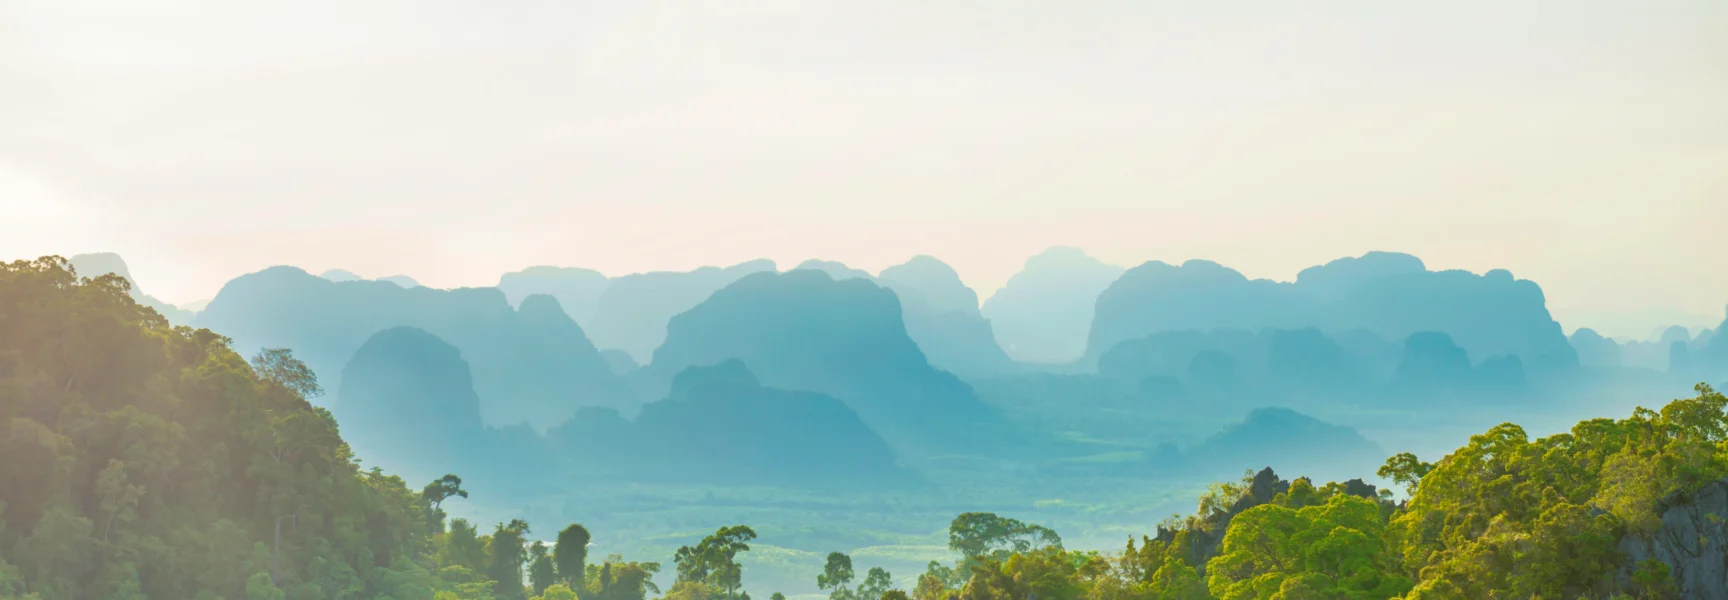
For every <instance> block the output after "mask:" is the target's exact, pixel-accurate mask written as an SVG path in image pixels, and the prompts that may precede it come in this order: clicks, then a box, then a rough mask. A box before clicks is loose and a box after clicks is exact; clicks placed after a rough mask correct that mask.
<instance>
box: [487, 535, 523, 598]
mask: <svg viewBox="0 0 1728 600" xmlns="http://www.w3.org/2000/svg"><path fill="white" fill-rule="evenodd" d="M527 535H528V523H527V522H524V521H523V520H521V519H512V520H511V521H510V522H509V523H499V524H498V529H497V531H494V532H492V544H491V546H492V552H491V561H490V562H489V563H487V565H486V576H487V577H489V578H491V579H492V582H493V585H492V594H493V595H495V596H497V597H498V598H515V599H520V598H523V597H524V596H523V593H522V591H523V589H522V565H523V564H525V563H526V562H527V551H526V550H527V548H526V546H525V545H524V540H525V538H526V536H527Z"/></svg>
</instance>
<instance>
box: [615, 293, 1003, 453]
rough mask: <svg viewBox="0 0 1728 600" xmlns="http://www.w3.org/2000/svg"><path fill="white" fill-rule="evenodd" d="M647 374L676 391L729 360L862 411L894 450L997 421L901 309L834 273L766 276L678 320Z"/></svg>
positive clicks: (956, 436) (770, 380)
mask: <svg viewBox="0 0 1728 600" xmlns="http://www.w3.org/2000/svg"><path fill="white" fill-rule="evenodd" d="M666 331H667V335H666V343H665V344H664V345H662V346H661V347H660V348H659V349H658V350H656V351H655V352H654V360H653V362H651V363H650V364H649V365H648V366H647V367H646V368H645V369H646V374H647V376H648V377H650V378H652V379H654V380H656V381H660V382H665V383H662V384H661V385H666V384H668V383H670V381H671V380H672V377H673V376H674V375H676V374H677V373H679V372H681V371H683V370H684V369H687V368H689V367H692V366H703V365H712V364H717V363H721V362H724V361H727V360H730V359H738V360H742V361H743V362H744V364H747V365H749V368H750V370H751V371H753V372H754V373H755V374H756V376H757V377H759V378H760V379H761V381H762V383H763V384H764V385H767V386H771V387H777V388H783V389H790V390H807V391H812V392H819V393H822V394H827V395H830V396H833V397H835V398H838V399H840V400H841V401H843V402H845V403H846V405H847V406H850V407H852V408H853V409H854V410H856V411H858V414H859V415H860V416H861V417H863V419H864V422H865V423H868V424H869V425H870V426H871V428H873V429H875V430H876V431H877V432H879V433H881V434H882V436H883V437H885V438H887V439H889V440H890V441H891V442H895V443H897V444H899V443H914V444H931V443H949V442H952V443H961V442H963V440H962V439H960V438H963V437H965V436H966V435H967V433H968V432H967V429H968V427H970V426H971V425H973V424H978V423H989V422H993V421H994V420H995V415H994V413H993V412H992V411H991V410H990V409H988V408H986V407H985V406H984V405H983V404H982V403H981V402H979V401H978V399H977V397H976V396H974V394H973V392H972V388H971V387H969V386H967V385H966V384H965V383H962V382H961V381H960V380H959V379H957V378H955V377H954V376H953V375H951V374H949V373H946V372H943V371H941V370H938V369H936V368H934V367H932V366H931V365H930V363H929V362H928V361H926V360H925V358H924V354H923V353H922V352H921V351H920V350H919V349H918V346H917V344H916V343H914V342H913V341H912V338H910V337H909V336H907V334H906V329H905V325H904V323H903V322H902V320H901V314H900V302H899V299H898V298H897V297H896V296H895V295H894V293H893V292H892V291H890V290H888V289H886V288H882V287H879V286H877V285H876V284H874V283H872V282H870V281H866V280H862V279H846V280H842V281H835V280H834V279H833V278H832V277H830V276H829V275H828V274H827V273H824V272H821V271H813V270H793V271H788V272H786V273H757V274H754V275H751V276H748V277H745V278H743V279H740V280H738V281H737V282H736V283H733V284H732V285H729V286H726V287H725V288H724V289H721V290H720V291H717V292H715V293H714V295H713V296H712V297H710V298H708V300H707V301H705V302H703V303H701V304H700V305H697V306H696V307H695V308H692V309H690V310H689V311H688V312H685V313H683V314H680V315H678V316H677V317H674V318H673V319H672V321H671V322H670V323H668V324H667V327H666Z"/></svg>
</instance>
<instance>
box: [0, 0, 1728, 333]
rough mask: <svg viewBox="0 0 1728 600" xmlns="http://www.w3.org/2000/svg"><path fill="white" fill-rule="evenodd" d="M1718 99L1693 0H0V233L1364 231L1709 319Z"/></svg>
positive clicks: (634, 237) (142, 273)
mask: <svg viewBox="0 0 1728 600" xmlns="http://www.w3.org/2000/svg"><path fill="white" fill-rule="evenodd" d="M1724 106H1728V3H1724V2H1721V1H1720V0H1684V1H1681V0H1674V1H1669V0H1635V1H1634V0H1628V1H1615V2H1611V1H1601V0H1566V1H1555V2H1528V1H1525V2H1519V1H1512V0H1493V1H1487V0H1454V1H1447V2H1438V1H1435V2H1398V3H1387V2H1378V1H1351V2H1251V1H1244V0H1209V1H1205V2H1200V1H1188V2H1155V1H1145V0H1136V1H1130V0H1113V1H1100V0H1074V1H1071V2H1026V1H1021V0H990V1H985V0H943V1H932V0H869V1H864V0H852V1H830V0H735V1H732V2H724V3H715V2H695V1H664V0H643V1H638V2H593V1H571V0H559V1H554V0H488V1H485V2H481V1H478V0H465V1H459V0H413V1H410V0H340V1H338V0H293V1H285V0H250V1H248V2H232V1H229V0H158V1H156V2H150V3H139V2H135V1H131V0H0V215H3V216H4V218H0V257H4V258H5V259H14V258H23V257H33V256H37V255H41V254H49V253H56V254H74V253H80V252H90V251H113V252H118V253H120V254H122V255H123V256H124V257H125V258H126V259H127V261H128V263H129V264H130V266H131V269H132V271H133V273H134V275H135V277H136V278H137V279H138V280H139V283H140V284H141V286H142V287H144V288H145V290H146V291H148V292H149V293H151V294H152V295H155V296H158V297H160V298H163V299H165V300H168V301H170V302H178V303H184V302H190V301H195V300H201V299H207V298H209V297H211V296H213V295H214V294H215V293H216V291H217V290H218V289H219V288H220V286H221V285H222V283H223V282H225V281H227V280H228V279H230V278H232V277H234V276H236V275H239V274H242V273H246V272H251V271H256V270H259V269H261V268H264V267H266V266H270V265H276V264H293V265H297V266H301V267H303V268H306V269H307V270H309V271H312V272H320V271H323V270H325V269H331V268H338V267H340V268H345V269H349V270H352V271H355V272H357V273H360V274H362V275H368V276H384V275H392V274H407V275H410V276H412V277H414V278H416V279H418V280H419V281H421V282H422V283H425V284H428V285H433V286H437V287H454V286H462V285H491V284H493V283H495V282H496V281H497V277H498V275H499V274H500V273H503V272H506V271H511V270H516V269H520V268H522V267H525V266H529V265H536V264H553V265H563V266H585V267H590V268H595V269H598V270H600V271H602V272H605V273H608V274H614V275H618V274H624V273H630V272H638V271H648V270H684V269H689V268H692V267H696V266H700V265H706V264H730V263H736V262H741V261H744V260H749V259H753V258H760V257H766V258H771V259H774V260H776V261H778V262H780V264H781V265H782V266H783V267H790V266H791V265H793V264H796V263H797V262H800V261H802V260H804V259H807V258H822V259H828V260H839V261H842V262H845V263H847V264H849V265H852V266H855V267H860V268H864V269H868V270H871V271H876V270H879V269H881V268H883V267H887V266H890V265H893V264H897V263H900V262H903V261H905V260H906V259H907V258H909V257H911V256H913V255H917V254H930V255H934V256H937V257H939V258H942V259H943V260H945V261H947V262H948V263H949V264H951V265H953V266H954V267H955V268H956V269H957V270H958V271H959V272H960V273H961V274H962V276H963V277H964V278H965V279H966V281H967V282H968V284H970V285H972V286H973V287H975V288H977V289H978V290H979V292H980V294H981V295H985V296H987V295H988V294H989V293H991V292H992V291H993V290H995V289H996V288H998V287H1000V286H1001V285H1003V284H1004V283H1005V282H1006V281H1007V279H1008V278H1009V277H1011V276H1012V275H1013V274H1014V273H1015V272H1016V271H1017V270H1018V269H1019V267H1020V266H1021V264H1022V263H1023V262H1024V260H1025V259H1026V258H1027V257H1028V256H1030V255H1032V254H1035V253H1037V252H1039V251H1041V250H1043V249H1045V248H1048V247H1050V246H1055V245H1073V246H1079V247H1082V248H1085V249H1086V250H1088V251H1089V252H1091V253H1092V254H1093V255H1095V256H1098V257H1100V258H1102V259H1104V260H1107V261H1110V262H1113V263H1116V264H1121V265H1125V266H1132V265H1135V264H1139V263H1141V262H1144V261H1147V260H1163V261H1166V262H1179V261H1182V260H1186V259H1190V258H1206V259H1210V260H1215V261H1218V262H1220V263H1223V264H1226V265H1229V266H1232V267H1235V268H1237V269H1238V270H1241V271H1242V272H1243V273H1245V274H1247V275H1249V276H1251V277H1266V278H1273V279H1282V280H1288V279H1291V278H1293V277H1294V276H1295V274H1296V273H1297V272H1298V271H1299V270H1301V269H1302V268H1304V267H1307V266H1311V265H1314V264H1319V263H1323V262H1326V261H1328V260H1331V259H1334V258H1338V257H1341V256H1352V255H1359V254H1362V253H1363V252H1366V251H1370V250H1393V251H1402V252H1408V253H1411V254H1415V255H1417V256H1420V257H1422V258H1423V259H1424V260H1425V261H1426V262H1427V263H1428V264H1429V265H1430V267H1431V268H1461V269H1469V270H1473V271H1477V272H1481V271H1486V270H1489V269H1494V268H1506V269H1509V270H1511V271H1512V272H1513V273H1514V274H1515V275H1517V276H1519V277H1522V278H1528V279H1532V280H1535V281H1537V282H1538V283H1540V284H1541V285H1542V286H1543V289H1544V290H1545V291H1546V293H1547V295H1548V298H1549V303H1550V307H1551V308H1553V309H1554V311H1555V312H1556V314H1557V315H1562V316H1563V317H1564V318H1562V321H1563V322H1567V321H1569V320H1577V321H1585V320H1589V321H1601V322H1607V321H1611V320H1615V319H1620V320H1628V319H1630V320H1631V321H1636V320H1637V318H1634V317H1632V316H1629V315H1652V314H1661V315H1668V316H1664V317H1661V318H1662V319H1677V318H1681V317H1676V316H1674V315H1682V316H1685V315H1690V317H1687V318H1693V319H1694V320H1702V321H1704V322H1713V321H1719V320H1720V319H1721V317H1722V314H1723V307H1724V305H1725V304H1728V278H1724V277H1720V276H1719V274H1721V273H1723V272H1728V235H1723V233H1722V223H1724V222H1728V110H1724V109H1723V108H1722V107H1724ZM1638 318H1643V317H1638ZM1655 318H1656V317H1649V319H1655ZM1647 320H1648V319H1647ZM1629 322H1630V321H1629ZM1567 324H1568V325H1570V326H1576V325H1574V324H1573V323H1567ZM1581 324H1589V323H1581ZM1637 326H1641V325H1637ZM1625 327H1629V328H1636V327H1635V326H1634V325H1625ZM1568 328H1569V329H1570V327H1568Z"/></svg>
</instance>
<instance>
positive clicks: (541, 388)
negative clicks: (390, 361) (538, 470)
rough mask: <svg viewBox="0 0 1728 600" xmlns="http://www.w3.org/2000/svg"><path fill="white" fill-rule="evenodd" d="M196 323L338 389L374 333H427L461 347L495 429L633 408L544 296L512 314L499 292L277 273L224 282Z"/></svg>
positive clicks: (615, 379) (608, 372)
mask: <svg viewBox="0 0 1728 600" xmlns="http://www.w3.org/2000/svg"><path fill="white" fill-rule="evenodd" d="M196 322H197V325H198V326H200V327H207V328H210V329H213V330H216V331H223V332H225V333H226V334H227V335H229V336H230V337H232V338H233V339H234V347H235V348H236V349H237V350H238V351H240V352H242V353H246V354H251V353H253V352H256V351H257V350H258V349H260V348H276V347H282V348H290V349H292V350H293V351H294V353H295V355H296V356H298V357H300V358H301V359H302V360H304V361H305V362H306V364H307V365H309V366H311V367H312V368H313V370H314V371H315V372H317V373H319V374H320V375H321V376H323V377H325V378H326V384H327V385H326V387H328V388H331V389H338V390H339V389H341V385H340V383H341V382H340V381H339V380H336V379H334V378H336V377H337V374H339V373H342V372H343V370H342V369H343V366H344V365H346V364H347V362H348V360H349V359H350V358H351V357H353V356H354V353H355V351H356V350H358V349H359V348H360V346H361V344H363V343H364V342H365V341H366V339H367V338H369V337H371V336H372V335H373V334H374V333H377V332H379V331H383V330H385V329H389V328H392V327H398V326H409V327H417V328H420V329H424V330H426V331H427V332H430V333H431V334H433V335H436V336H438V337H439V338H441V339H443V340H445V341H447V342H449V343H450V344H451V345H452V346H455V347H456V348H458V349H460V351H461V352H462V355H463V356H464V357H465V358H466V359H467V362H468V363H469V365H470V366H471V367H472V369H473V378H474V387H475V390H476V392H478V394H479V397H480V412H481V415H482V416H483V417H484V418H485V421H486V422H487V423H489V424H494V425H507V424H515V423H530V424H533V425H535V426H536V427H547V426H549V425H551V424H556V423H559V422H562V421H563V420H564V419H565V418H567V417H569V415H570V414H572V413H573V412H574V411H575V410H576V408H577V407H580V406H586V405H598V406H612V407H618V408H624V409H629V408H631V407H633V406H635V404H636V402H635V400H634V397H633V396H632V395H631V394H630V392H629V390H628V387H627V386H626V385H625V383H624V382H623V380H621V379H620V378H619V377H618V376H616V375H614V374H613V373H612V371H611V369H610V368H608V367H607V365H606V363H605V361H604V360H602V359H601V357H600V353H599V352H598V351H597V350H596V349H595V348H594V346H593V344H591V343H589V341H588V339H587V337H586V336H585V335H584V334H583V331H582V328H581V326H579V325H577V324H576V323H575V321H571V320H570V318H569V317H568V316H567V315H565V314H564V311H563V309H561V308H560V307H559V306H558V301H557V300H554V299H552V298H551V297H547V296H535V297H530V298H528V299H527V300H524V301H523V303H522V306H521V308H519V309H511V307H510V304H509V302H508V301H506V300H505V298H504V294H503V292H500V291H498V290H497V289H494V288H464V289H456V290H436V289H431V288H424V287H418V288H412V289H407V288H403V287H400V286H398V285H396V284H394V283H388V282H382V281H350V282H341V283H337V282H333V281H329V280H326V279H322V278H318V277H313V276H311V275H309V274H307V273H306V272H305V271H301V270H300V269H296V268H293V267H272V268H270V269H266V270H264V271H260V272H257V273H252V274H249V275H244V276H241V277H239V278H236V279H234V280H233V281H230V282H228V284H227V285H225V286H223V288H222V291H221V292H220V293H219V294H217V296H216V298H215V299H214V300H212V301H211V302H210V305H209V307H207V308H206V309H205V310H204V312H202V313H199V315H198V318H197V320H196Z"/></svg>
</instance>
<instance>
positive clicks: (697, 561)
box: [672, 525, 756, 598]
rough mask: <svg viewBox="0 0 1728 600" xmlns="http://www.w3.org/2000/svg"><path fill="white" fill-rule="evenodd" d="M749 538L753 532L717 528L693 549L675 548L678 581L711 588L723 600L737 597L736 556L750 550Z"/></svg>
mask: <svg viewBox="0 0 1728 600" xmlns="http://www.w3.org/2000/svg"><path fill="white" fill-rule="evenodd" d="M753 539H756V532H755V531H753V530H751V529H750V528H749V527H746V526H743V525H734V526H731V527H722V528H720V529H719V530H718V531H715V532H714V534H713V535H710V536H708V537H706V538H703V539H702V541H701V542H698V543H697V544H696V545H695V546H694V547H692V546H682V547H679V548H678V551H677V552H676V553H675V554H673V556H672V560H673V562H675V563H676V564H677V565H678V582H679V583H684V582H692V583H703V584H707V585H711V586H713V587H714V588H715V589H716V590H718V591H719V593H720V594H721V595H722V596H724V597H725V598H737V597H738V592H739V586H740V584H741V580H742V579H743V568H742V567H740V566H739V565H738V561H737V557H738V554H739V553H740V552H748V551H749V550H750V544H749V542H750V540H753ZM692 593H694V592H692Z"/></svg>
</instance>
